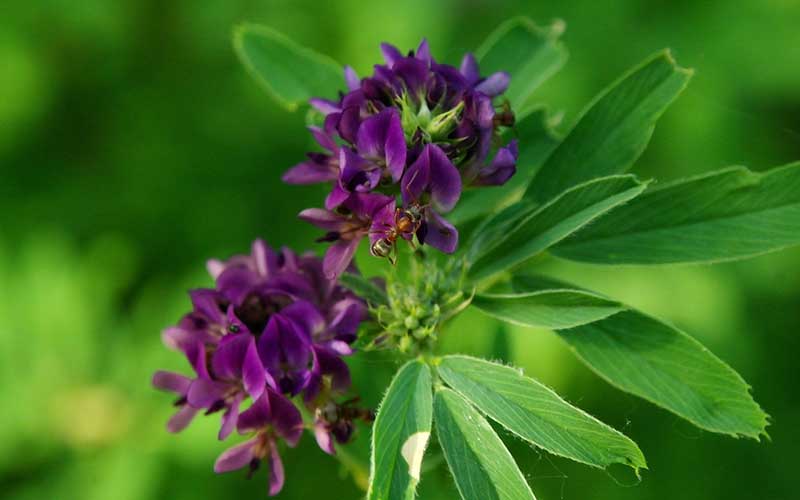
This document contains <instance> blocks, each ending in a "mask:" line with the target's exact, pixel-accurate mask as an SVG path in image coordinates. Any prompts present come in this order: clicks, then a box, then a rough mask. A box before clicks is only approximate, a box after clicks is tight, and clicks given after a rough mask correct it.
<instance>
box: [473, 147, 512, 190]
mask: <svg viewBox="0 0 800 500" xmlns="http://www.w3.org/2000/svg"><path fill="white" fill-rule="evenodd" d="M518 155H519V150H518V148H517V141H516V139H514V140H512V141H511V142H509V143H508V145H507V146H505V147H503V148H500V149H499V150H498V151H497V154H496V155H495V157H494V159H493V160H492V163H491V164H489V165H488V166H486V167H484V168H482V169H481V170H479V171H478V176H477V177H476V178H475V179H474V180H473V181H472V184H473V185H475V186H502V185H503V184H505V183H506V182H507V181H508V180H509V179H510V178H511V177H512V176H513V175H514V173H516V171H517V167H516V164H517V156H518Z"/></svg>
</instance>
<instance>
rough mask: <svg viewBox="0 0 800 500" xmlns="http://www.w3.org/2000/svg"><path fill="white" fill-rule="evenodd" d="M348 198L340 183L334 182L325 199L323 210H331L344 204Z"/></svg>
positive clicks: (347, 193) (348, 194)
mask: <svg viewBox="0 0 800 500" xmlns="http://www.w3.org/2000/svg"><path fill="white" fill-rule="evenodd" d="M348 196H350V193H349V192H348V191H347V190H346V189H345V188H344V187H342V183H341V181H338V182H334V183H333V189H332V190H331V192H330V193H329V194H328V197H327V198H325V208H327V209H328V210H333V209H334V208H336V207H338V206H339V205H341V204H342V203H344V201H345V200H346V199H347V197H348Z"/></svg>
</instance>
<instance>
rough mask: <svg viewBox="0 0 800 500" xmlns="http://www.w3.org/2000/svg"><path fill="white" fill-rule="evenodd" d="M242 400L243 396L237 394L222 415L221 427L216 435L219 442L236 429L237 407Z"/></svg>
mask: <svg viewBox="0 0 800 500" xmlns="http://www.w3.org/2000/svg"><path fill="white" fill-rule="evenodd" d="M242 399H243V396H242V395H241V394H238V395H237V396H236V397H235V398H234V400H233V402H232V403H231V405H230V406H228V409H227V410H225V413H224V414H223V415H222V427H220V429H219V434H218V435H217V438H218V439H219V440H220V441H223V440H224V439H225V438H227V437H228V436H230V435H231V432H233V429H234V428H236V421H237V420H238V419H239V405H240V404H242Z"/></svg>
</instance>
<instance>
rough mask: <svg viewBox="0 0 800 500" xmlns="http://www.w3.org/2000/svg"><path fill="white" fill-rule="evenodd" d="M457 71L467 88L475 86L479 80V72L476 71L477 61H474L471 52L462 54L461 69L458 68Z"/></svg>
mask: <svg viewBox="0 0 800 500" xmlns="http://www.w3.org/2000/svg"><path fill="white" fill-rule="evenodd" d="M459 71H460V72H461V75H462V76H463V77H464V79H465V80H466V81H467V85H469V86H473V85H475V83H476V82H477V81H478V80H480V78H481V74H480V70H479V69H478V61H477V60H476V59H475V56H474V55H472V52H467V53H466V54H464V58H463V59H461V68H459Z"/></svg>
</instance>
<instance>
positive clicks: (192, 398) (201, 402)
mask: <svg viewBox="0 0 800 500" xmlns="http://www.w3.org/2000/svg"><path fill="white" fill-rule="evenodd" d="M226 389H227V385H225V384H222V383H219V382H215V381H213V380H209V379H207V378H198V379H196V380H194V381H192V385H190V386H189V391H188V392H187V394H186V398H187V399H188V401H189V404H190V405H192V406H193V407H195V408H208V407H210V406H211V405H213V404H214V403H216V402H217V401H219V400H220V399H222V398H223V396H224V395H225V390H226Z"/></svg>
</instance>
